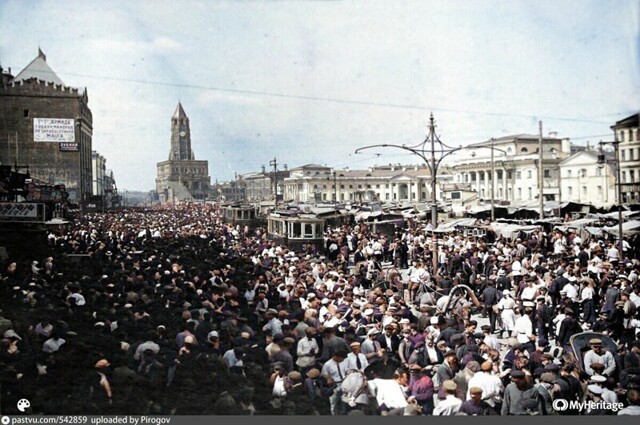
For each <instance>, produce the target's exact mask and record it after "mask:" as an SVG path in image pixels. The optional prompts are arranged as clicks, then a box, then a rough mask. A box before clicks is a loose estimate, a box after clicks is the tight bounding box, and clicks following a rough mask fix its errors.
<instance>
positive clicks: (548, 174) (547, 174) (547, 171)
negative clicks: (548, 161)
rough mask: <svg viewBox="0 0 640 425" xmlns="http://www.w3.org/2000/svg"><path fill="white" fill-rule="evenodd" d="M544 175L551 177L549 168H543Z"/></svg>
mask: <svg viewBox="0 0 640 425" xmlns="http://www.w3.org/2000/svg"><path fill="white" fill-rule="evenodd" d="M544 176H545V177H546V178H550V177H551V170H544Z"/></svg>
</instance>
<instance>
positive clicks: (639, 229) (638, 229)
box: [603, 220, 640, 236]
mask: <svg viewBox="0 0 640 425" xmlns="http://www.w3.org/2000/svg"><path fill="white" fill-rule="evenodd" d="M603 230H604V231H605V232H608V233H611V234H612V235H618V233H619V228H618V226H611V227H604V228H603ZM637 233H640V220H631V221H627V222H626V223H622V234H623V235H624V236H633V235H635V234H637Z"/></svg>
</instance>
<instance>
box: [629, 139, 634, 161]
mask: <svg viewBox="0 0 640 425" xmlns="http://www.w3.org/2000/svg"><path fill="white" fill-rule="evenodd" d="M629 139H631V138H629ZM633 154H634V151H633V149H629V161H633V159H634V155H633Z"/></svg>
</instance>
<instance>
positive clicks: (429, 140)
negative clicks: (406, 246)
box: [355, 112, 462, 275]
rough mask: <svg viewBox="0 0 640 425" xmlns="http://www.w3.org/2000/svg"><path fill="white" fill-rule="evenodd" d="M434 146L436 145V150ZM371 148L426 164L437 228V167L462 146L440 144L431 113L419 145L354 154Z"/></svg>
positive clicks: (435, 265) (435, 263) (435, 252)
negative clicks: (395, 152) (395, 151)
mask: <svg viewBox="0 0 640 425" xmlns="http://www.w3.org/2000/svg"><path fill="white" fill-rule="evenodd" d="M436 144H437V145H438V147H437V148H436ZM427 146H429V147H427ZM373 148H397V149H402V150H405V151H408V152H411V153H412V154H413V155H417V156H419V157H420V158H421V159H422V160H423V161H424V162H425V164H427V167H428V168H429V171H430V172H431V223H432V227H433V229H434V230H435V228H436V227H437V226H438V202H437V199H436V182H437V181H436V180H437V175H438V167H439V166H440V164H441V163H442V160H443V159H445V158H446V157H447V156H449V155H451V154H452V153H454V152H457V151H459V150H461V149H462V146H460V147H457V148H454V147H451V146H448V145H446V144H444V143H442V141H441V140H440V138H439V137H438V136H437V135H436V125H435V120H434V119H433V112H432V113H431V116H430V117H429V134H428V135H427V137H426V138H425V139H424V141H422V142H421V143H418V144H417V145H413V146H407V145H395V144H389V143H384V144H378V145H370V146H364V147H361V148H358V149H356V151H355V153H356V154H358V153H360V152H362V151H364V150H366V149H373ZM427 154H429V157H427ZM431 239H432V241H433V273H434V275H435V274H436V273H437V270H438V243H437V242H436V238H435V234H434V233H432V237H431Z"/></svg>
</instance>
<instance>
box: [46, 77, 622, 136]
mask: <svg viewBox="0 0 640 425" xmlns="http://www.w3.org/2000/svg"><path fill="white" fill-rule="evenodd" d="M58 74H62V75H69V76H75V77H84V78H93V79H98V80H107V81H117V82H128V83H137V84H147V85H157V86H165V87H181V88H189V89H197V90H209V91H219V92H226V93H237V94H251V95H257V96H268V97H276V98H281V99H297V100H308V101H316V102H330V103H339V104H345V105H362V106H381V107H387V108H398V109H415V110H423V111H439V112H453V113H460V114H470V115H487V116H501V117H512V118H526V119H536V120H538V119H544V120H550V121H568V122H585V123H593V124H606V125H609V124H611V123H610V122H608V121H596V120H586V119H580V118H568V117H553V116H546V115H527V114H515V113H505V112H487V111H470V110H463V109H451V108H436V107H432V106H423V105H410V104H402V103H387V102H371V101H364V100H351V99H338V98H332V97H320V96H303V95H296V94H287V93H276V92H267V91H261V90H244V89H232V88H223V87H214V86H201V85H195V84H185V83H169V82H164V81H149V80H138V79H133V78H116V77H107V76H100V75H90V74H78V73H71V72H58Z"/></svg>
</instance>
